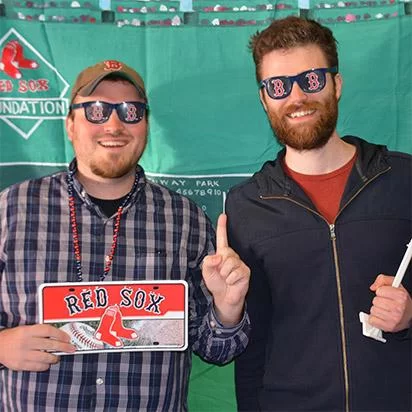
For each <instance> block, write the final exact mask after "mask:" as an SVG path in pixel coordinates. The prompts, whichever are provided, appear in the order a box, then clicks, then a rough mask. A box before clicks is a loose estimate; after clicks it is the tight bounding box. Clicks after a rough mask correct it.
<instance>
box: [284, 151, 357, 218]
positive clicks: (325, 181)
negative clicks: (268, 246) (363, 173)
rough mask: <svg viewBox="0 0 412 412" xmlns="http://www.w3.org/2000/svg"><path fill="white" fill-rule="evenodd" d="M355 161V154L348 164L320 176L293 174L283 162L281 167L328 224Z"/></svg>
mask: <svg viewBox="0 0 412 412" xmlns="http://www.w3.org/2000/svg"><path fill="white" fill-rule="evenodd" d="M355 160H356V153H355V155H354V156H353V157H352V159H351V160H350V161H349V162H348V163H346V164H345V165H343V166H342V167H340V168H339V169H336V170H334V171H333V172H330V173H325V174H322V175H305V174H302V173H298V172H295V171H293V170H292V169H290V168H289V167H288V166H287V165H286V163H285V162H283V166H284V170H285V172H286V174H287V175H288V176H289V177H291V178H292V179H293V180H294V181H295V182H296V183H298V184H299V185H300V186H301V188H302V189H303V190H304V191H305V193H306V194H307V195H308V196H309V198H310V199H311V200H312V202H313V204H314V205H315V206H316V208H317V210H318V212H319V213H320V214H321V215H322V216H323V217H324V218H325V219H326V220H327V221H328V222H329V223H333V222H334V220H335V218H336V215H337V214H338V211H339V206H340V201H341V198H342V195H343V191H344V189H345V186H346V181H347V180H348V177H349V174H350V172H351V170H352V167H353V165H354V163H355Z"/></svg>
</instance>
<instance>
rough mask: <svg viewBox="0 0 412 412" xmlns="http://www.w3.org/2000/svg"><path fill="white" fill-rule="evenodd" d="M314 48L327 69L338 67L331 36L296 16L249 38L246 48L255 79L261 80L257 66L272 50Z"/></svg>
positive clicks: (277, 22)
mask: <svg viewBox="0 0 412 412" xmlns="http://www.w3.org/2000/svg"><path fill="white" fill-rule="evenodd" d="M310 44H314V45H317V46H319V47H320V49H321V50H322V51H323V53H324V54H325V57H326V60H327V62H328V64H329V67H334V66H336V67H338V65H339V61H338V52H337V41H336V39H335V38H334V37H333V33H332V31H331V30H330V29H328V28H327V27H324V26H322V25H320V24H319V23H317V22H316V21H314V20H306V19H303V18H300V17H296V16H289V17H286V18H285V19H280V20H274V21H273V22H272V23H271V25H270V26H269V27H267V28H266V29H265V30H263V31H261V32H259V31H258V32H257V33H256V34H254V35H253V36H252V37H251V38H250V42H249V48H250V49H251V51H252V54H253V60H254V61H255V65H256V79H257V80H258V81H260V80H262V79H261V78H260V65H261V63H262V59H263V57H264V56H265V55H266V54H268V53H270V52H271V51H273V50H279V49H291V48H293V47H300V46H308V45H310Z"/></svg>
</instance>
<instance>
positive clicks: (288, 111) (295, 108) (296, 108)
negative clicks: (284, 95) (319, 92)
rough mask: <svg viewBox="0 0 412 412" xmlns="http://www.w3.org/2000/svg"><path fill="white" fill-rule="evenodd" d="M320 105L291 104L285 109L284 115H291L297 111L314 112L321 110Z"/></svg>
mask: <svg viewBox="0 0 412 412" xmlns="http://www.w3.org/2000/svg"><path fill="white" fill-rule="evenodd" d="M321 107H322V105H321V104H320V103H318V102H309V103H292V104H290V105H289V106H287V107H285V109H284V114H286V115H287V114H291V113H293V112H297V111H299V110H316V109H319V108H321Z"/></svg>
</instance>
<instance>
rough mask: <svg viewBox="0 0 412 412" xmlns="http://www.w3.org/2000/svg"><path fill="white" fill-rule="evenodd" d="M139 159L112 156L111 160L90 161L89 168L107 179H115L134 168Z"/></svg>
mask: <svg viewBox="0 0 412 412" xmlns="http://www.w3.org/2000/svg"><path fill="white" fill-rule="evenodd" d="M138 160H139V159H132V158H128V159H126V158H124V157H123V156H122V157H121V158H119V157H113V161H110V160H100V161H99V163H91V164H90V170H91V171H92V172H93V173H94V174H95V175H96V176H100V177H104V178H108V179H116V178H119V177H123V176H126V175H127V174H129V173H130V172H131V171H132V170H134V169H135V168H136V165H137V162H138Z"/></svg>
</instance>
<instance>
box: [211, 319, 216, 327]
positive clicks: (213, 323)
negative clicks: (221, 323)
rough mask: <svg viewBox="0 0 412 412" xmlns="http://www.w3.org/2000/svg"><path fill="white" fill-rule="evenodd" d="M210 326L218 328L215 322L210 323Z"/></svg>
mask: <svg viewBox="0 0 412 412" xmlns="http://www.w3.org/2000/svg"><path fill="white" fill-rule="evenodd" d="M210 326H211V327H212V328H215V327H216V323H215V322H213V320H212V321H211V322H210Z"/></svg>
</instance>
